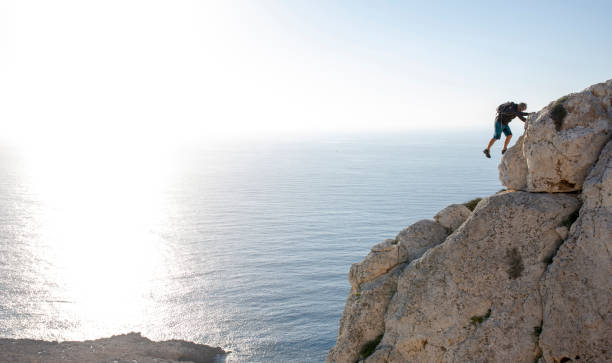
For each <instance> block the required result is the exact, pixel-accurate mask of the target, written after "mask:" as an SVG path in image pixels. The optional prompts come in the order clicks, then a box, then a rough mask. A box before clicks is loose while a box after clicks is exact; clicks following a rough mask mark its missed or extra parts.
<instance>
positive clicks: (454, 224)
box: [434, 204, 472, 232]
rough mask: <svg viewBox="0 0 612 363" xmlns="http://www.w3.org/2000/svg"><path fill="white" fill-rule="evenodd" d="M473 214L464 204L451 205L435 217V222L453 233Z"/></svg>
mask: <svg viewBox="0 0 612 363" xmlns="http://www.w3.org/2000/svg"><path fill="white" fill-rule="evenodd" d="M471 214H472V211H470V210H469V209H468V207H466V206H464V205H463V204H451V205H449V206H448V207H446V208H444V209H442V210H441V211H440V212H438V214H436V215H435V216H434V220H435V221H436V222H438V223H440V224H441V225H442V226H444V227H446V228H448V229H449V230H450V231H451V232H452V231H454V230H456V229H457V228H459V226H460V225H461V224H463V222H465V220H466V219H468V217H469V216H470V215H471Z"/></svg>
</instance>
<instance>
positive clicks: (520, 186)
mask: <svg viewBox="0 0 612 363" xmlns="http://www.w3.org/2000/svg"><path fill="white" fill-rule="evenodd" d="M524 140H525V136H524V135H521V137H519V138H518V140H517V141H516V144H515V145H514V146H513V147H511V148H509V149H508V150H507V151H506V153H505V154H504V156H502V159H501V162H500V163H499V179H500V181H501V183H502V185H504V186H506V187H507V188H508V189H512V190H527V161H526V160H525V155H523V141H524Z"/></svg>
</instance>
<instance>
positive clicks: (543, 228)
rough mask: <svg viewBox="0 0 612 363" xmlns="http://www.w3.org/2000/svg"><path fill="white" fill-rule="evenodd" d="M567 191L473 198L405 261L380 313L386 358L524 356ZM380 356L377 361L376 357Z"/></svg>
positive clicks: (533, 346) (532, 346)
mask: <svg viewBox="0 0 612 363" xmlns="http://www.w3.org/2000/svg"><path fill="white" fill-rule="evenodd" d="M578 204H579V202H578V200H577V199H576V198H575V197H573V196H570V195H552V194H532V193H525V192H510V193H503V194H498V195H494V196H491V197H489V198H487V199H485V200H483V201H482V202H480V203H479V205H478V207H477V208H476V210H475V211H474V213H473V215H472V216H471V217H470V219H468V221H466V222H465V224H464V225H463V226H462V227H461V228H460V229H459V230H458V231H457V232H456V233H454V234H453V235H451V236H450V237H449V238H448V239H447V240H446V241H445V242H444V243H443V244H441V245H439V246H437V247H435V248H433V249H431V250H429V251H428V252H427V253H426V254H425V255H424V256H423V257H422V258H420V259H418V260H415V261H414V262H413V263H411V264H410V265H409V266H407V267H406V269H405V270H404V272H403V273H402V275H401V276H400V277H399V280H398V287H397V292H396V294H395V296H394V297H393V300H392V301H391V303H390V305H389V308H388V311H387V314H386V316H385V334H384V338H383V340H382V342H381V343H380V347H381V348H382V349H384V347H385V346H387V347H392V349H391V350H390V351H389V355H388V357H387V361H389V362H442V361H443V362H485V361H491V362H532V361H533V360H534V357H536V355H537V340H536V339H535V338H534V335H533V331H534V328H535V327H537V326H540V321H541V320H542V301H541V298H540V293H539V286H538V282H539V279H540V277H541V276H542V275H543V273H544V271H545V269H546V266H547V264H546V263H545V261H546V259H547V257H549V256H550V255H551V254H552V253H553V252H554V250H555V249H556V247H557V246H558V245H559V243H561V240H560V238H559V235H558V234H557V232H556V231H555V228H556V227H557V226H558V225H559V224H560V223H561V221H563V220H564V219H565V218H566V217H567V216H568V215H570V214H571V213H572V212H573V211H575V210H576V209H577V208H578ZM383 361H384V360H383Z"/></svg>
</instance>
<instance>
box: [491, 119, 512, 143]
mask: <svg viewBox="0 0 612 363" xmlns="http://www.w3.org/2000/svg"><path fill="white" fill-rule="evenodd" d="M502 131H503V132H504V135H506V137H507V136H510V135H512V131H510V126H508V125H502V123H501V121H495V133H494V134H493V138H494V139H497V140H499V139H501V134H502Z"/></svg>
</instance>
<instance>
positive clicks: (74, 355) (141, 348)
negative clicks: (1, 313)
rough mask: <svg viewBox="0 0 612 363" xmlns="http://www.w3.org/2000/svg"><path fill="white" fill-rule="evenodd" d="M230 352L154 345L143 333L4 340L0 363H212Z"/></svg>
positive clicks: (167, 343) (190, 344)
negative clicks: (58, 339)
mask: <svg viewBox="0 0 612 363" xmlns="http://www.w3.org/2000/svg"><path fill="white" fill-rule="evenodd" d="M227 353H229V352H226V351H224V350H223V349H221V348H219V347H216V348H213V347H209V346H207V345H203V344H196V343H193V342H188V341H185V340H167V341H162V342H154V341H151V340H149V339H147V338H145V337H143V336H142V335H140V333H129V334H122V335H113V336H112V337H110V338H101V339H96V340H86V341H82V342H80V341H65V342H61V343H58V342H49V341H44V340H32V339H0V362H14V363H26V362H27V363H35V362H36V363H39V362H40V363H43V362H44V363H56V362H57V363H59V362H62V363H66V362H75V363H76V362H109V363H134V362H137V363H175V362H176V363H178V362H193V363H212V362H215V361H219V358H222V357H223V356H224V355H225V354H227Z"/></svg>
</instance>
